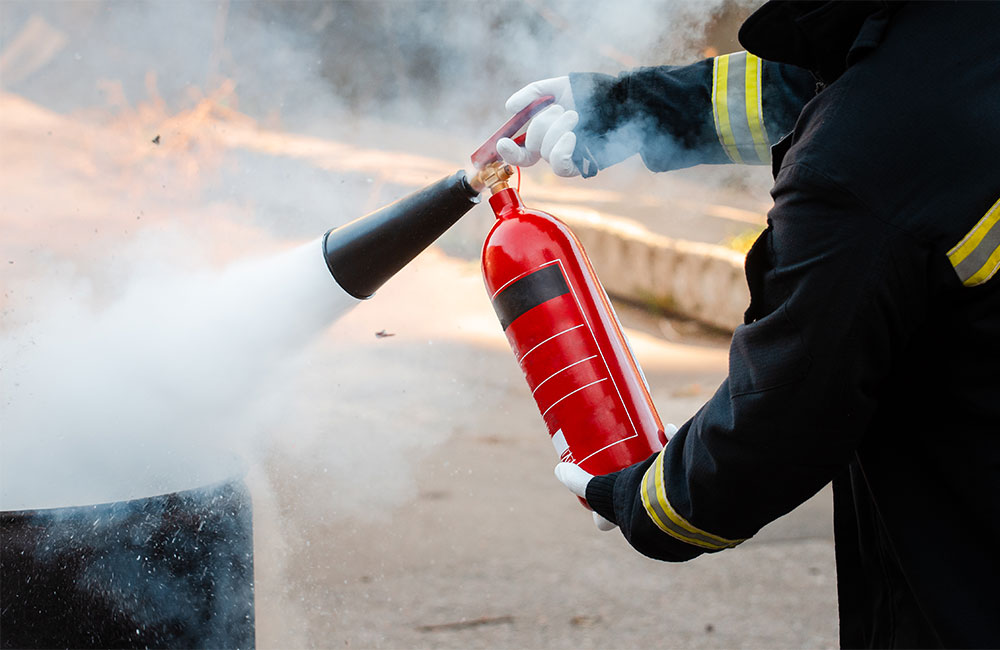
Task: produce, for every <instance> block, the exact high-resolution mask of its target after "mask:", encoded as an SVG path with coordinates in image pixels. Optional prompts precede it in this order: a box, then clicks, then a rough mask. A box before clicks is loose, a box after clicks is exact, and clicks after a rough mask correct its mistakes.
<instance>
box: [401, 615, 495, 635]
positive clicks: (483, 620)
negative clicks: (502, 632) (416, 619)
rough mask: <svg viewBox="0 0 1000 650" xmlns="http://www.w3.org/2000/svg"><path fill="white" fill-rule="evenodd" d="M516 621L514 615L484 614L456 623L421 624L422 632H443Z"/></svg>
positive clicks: (419, 628) (419, 627)
mask: <svg viewBox="0 0 1000 650" xmlns="http://www.w3.org/2000/svg"><path fill="white" fill-rule="evenodd" d="M513 622H514V617H513V616H483V617H480V618H474V619H472V620H464V621H455V622H454V623H437V624H435V625H420V626H418V627H417V629H418V630H420V631H421V632H441V631H443V630H467V629H469V628H474V627H480V626H482V625H503V624H509V623H513Z"/></svg>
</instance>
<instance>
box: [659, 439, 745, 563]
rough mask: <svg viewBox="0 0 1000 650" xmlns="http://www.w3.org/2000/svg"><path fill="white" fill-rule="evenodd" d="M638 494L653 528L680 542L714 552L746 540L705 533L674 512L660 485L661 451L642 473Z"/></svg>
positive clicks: (661, 472) (661, 482) (661, 478)
mask: <svg viewBox="0 0 1000 650" xmlns="http://www.w3.org/2000/svg"><path fill="white" fill-rule="evenodd" d="M640 494H641V495H642V505H643V507H645V509H646V514H647V515H649V518H650V519H652V520H653V523H654V524H656V527H657V528H659V529H660V530H662V531H663V532H665V533H666V534H668V535H670V536H671V537H674V538H676V539H679V540H680V541H682V542H686V543H688V544H692V545H694V546H700V547H701V548H707V549H709V550H712V551H718V550H721V549H724V548H731V547H733V546H736V545H737V544H739V543H741V542H744V541H746V540H743V539H726V538H724V537H719V536H718V535H713V534H711V533H706V532H705V531H703V530H701V529H699V528H696V527H694V526H693V525H691V524H690V523H689V522H688V521H687V520H686V519H684V518H683V517H681V516H680V515H679V514H677V511H676V510H674V508H673V506H671V505H670V501H668V500H667V492H666V490H665V489H664V486H663V452H660V454H659V455H657V457H656V461H655V462H654V463H653V464H652V465H650V466H649V469H647V470H646V474H645V476H643V478H642V487H641V489H640Z"/></svg>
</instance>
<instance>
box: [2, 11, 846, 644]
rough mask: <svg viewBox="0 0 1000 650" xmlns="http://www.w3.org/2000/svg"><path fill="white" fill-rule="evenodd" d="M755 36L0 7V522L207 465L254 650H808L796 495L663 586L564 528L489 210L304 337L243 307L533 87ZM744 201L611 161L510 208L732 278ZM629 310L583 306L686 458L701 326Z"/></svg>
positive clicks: (735, 187)
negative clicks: (219, 473) (627, 351)
mask: <svg viewBox="0 0 1000 650" xmlns="http://www.w3.org/2000/svg"><path fill="white" fill-rule="evenodd" d="M753 8H754V4H753V3H747V2H731V1H723V0H680V1H670V2H668V1H662V2H660V1H655V2H649V1H640V0H627V1H624V2H617V3H579V2H562V1H557V0H520V1H515V0H505V1H502V2H495V3H482V2H471V1H466V0H461V1H460V0H438V1H419V0H410V1H406V0H395V1H378V0H365V1H360V0H359V1H355V2H349V1H344V0H336V1H331V2H319V1H302V2H250V1H245V2H236V1H233V2H229V1H220V2H213V1H208V0H206V1H198V2H188V1H185V0H176V1H170V2H116V1H100V0H93V1H91V0H73V1H67V2H61V1H51V2H44V3H39V2H28V1H24V2H22V1H19V0H3V2H0V268H2V276H0V286H2V290H3V291H2V295H0V335H2V340H0V409H2V410H0V444H2V445H3V446H2V451H0V455H2V456H3V461H2V462H3V465H2V469H3V472H2V474H0V488H2V489H0V493H2V495H3V498H2V500H0V510H7V509H17V508H23V507H42V506H44V507H49V506H53V505H70V503H69V501H72V500H73V499H74V498H78V497H76V496H74V495H75V494H77V495H78V494H79V493H80V492H86V491H87V485H88V484H89V483H91V482H95V481H100V483H101V485H99V486H95V488H94V493H95V494H100V493H101V490H105V489H106V490H110V492H107V493H109V494H117V493H127V494H131V493H132V491H133V488H132V487H131V486H129V485H125V484H124V483H126V482H127V481H130V480H135V476H136V475H138V474H148V473H149V471H150V469H149V468H150V463H153V462H154V461H151V460H150V458H153V457H156V456H166V457H169V458H170V459H171V464H170V467H171V470H170V471H171V472H173V473H174V474H175V475H176V480H177V481H179V483H178V484H179V485H184V484H185V482H187V483H191V482H192V481H196V480H198V479H196V477H199V476H205V475H210V474H211V473H212V472H213V471H215V470H214V469H213V468H215V467H216V466H217V465H218V462H217V458H218V456H217V455H216V454H217V453H219V452H220V450H221V452H224V453H236V454H238V455H239V456H241V457H242V458H243V459H245V461H246V466H247V468H248V469H247V472H248V473H247V481H248V483H249V485H250V487H251V491H252V492H253V499H254V521H255V523H254V535H255V540H254V545H255V570H256V611H257V643H258V645H260V646H261V647H279V648H285V647H383V648H411V647H456V648H472V647H490V648H492V647H511V648H515V647H517V648H521V647H553V648H581V647H638V646H647V645H649V644H653V643H656V644H659V645H666V646H668V647H760V646H769V647H774V646H785V647H790V646H796V647H803V646H809V647H826V646H834V645H836V642H837V641H836V602H835V582H836V581H835V575H834V570H833V546H832V533H831V525H830V505H829V494H827V493H825V492H824V493H821V495H820V496H819V497H817V498H816V499H814V500H813V501H810V502H809V503H807V504H805V505H804V506H803V507H802V508H800V509H799V510H797V511H796V512H795V513H793V514H792V515H790V516H789V517H787V518H785V519H784V520H782V521H779V522H776V523H775V524H773V525H772V526H770V527H768V528H766V529H765V530H764V531H762V532H761V534H760V535H759V536H758V537H757V538H755V539H754V540H753V541H751V542H749V543H747V544H745V545H743V546H741V547H740V548H738V549H736V550H733V551H728V552H726V553H723V554H721V555H718V556H713V557H702V558H699V559H698V560H696V561H694V562H691V563H688V564H685V565H678V566H672V565H671V566H668V565H661V564H657V563H654V562H652V561H651V560H647V559H645V558H642V557H640V556H639V555H637V554H635V553H634V552H633V551H631V549H629V548H628V546H627V544H626V543H625V542H624V541H623V540H622V539H621V537H620V535H618V534H617V533H614V532H613V533H610V534H600V533H598V532H597V531H596V530H594V529H593V526H592V523H591V521H590V518H589V516H588V513H586V512H585V511H583V510H582V509H581V508H579V506H578V505H576V504H575V503H574V501H575V499H574V498H573V497H571V496H570V495H569V494H567V493H566V492H565V490H564V489H563V488H562V486H560V485H559V484H558V483H557V482H556V481H555V479H554V478H553V477H552V474H551V471H552V466H553V465H554V464H555V462H556V460H557V459H556V457H555V455H554V454H552V452H551V448H550V446H549V443H548V442H547V441H546V439H545V428H544V425H543V423H542V422H541V420H540V418H539V417H538V414H537V411H536V410H535V406H534V404H533V402H532V400H531V397H530V391H529V390H528V389H527V386H526V385H525V383H524V380H523V377H522V376H521V375H520V371H519V369H518V367H517V365H516V363H515V361H514V359H513V357H512V355H511V353H510V351H509V349H508V347H507V342H506V340H505V339H504V337H503V333H502V331H501V330H500V328H499V326H498V325H497V323H496V318H495V315H494V314H493V311H492V308H491V307H490V304H489V301H488V300H487V299H486V296H485V292H484V291H483V287H482V280H481V279H480V276H479V269H478V255H479V249H480V247H481V245H482V241H483V238H484V236H485V234H486V233H487V232H488V230H489V228H490V225H491V223H492V219H493V217H492V214H491V212H490V211H489V209H488V207H485V206H479V207H477V208H475V209H474V210H473V211H472V212H471V213H470V214H469V215H467V216H466V217H465V218H464V219H463V220H462V221H461V222H460V223H459V224H457V225H456V226H455V227H454V228H453V229H452V230H451V231H449V233H447V234H446V235H445V237H444V238H443V239H442V240H441V241H440V242H439V245H437V246H435V247H434V248H432V249H430V250H429V251H427V252H426V253H424V254H423V255H422V256H421V257H420V258H418V260H417V261H415V262H414V263H413V264H412V265H411V266H410V267H408V268H407V269H406V270H404V271H403V272H402V273H400V275H398V276H397V277H396V278H394V279H393V280H391V281H390V282H389V283H388V284H387V285H386V286H385V287H384V288H383V289H382V290H381V291H379V293H378V294H377V295H376V296H375V297H374V298H372V299H371V300H369V301H366V302H364V303H363V304H361V305H359V306H358V307H356V308H355V309H353V310H352V311H350V313H346V314H345V315H344V316H343V317H341V318H338V319H336V321H335V322H330V323H325V324H324V325H323V326H322V327H320V328H318V329H317V330H316V331H309V332H307V333H303V332H302V331H300V330H299V329H296V328H295V327H293V326H292V325H294V323H295V322H296V319H297V313H298V312H297V309H296V304H295V303H294V302H292V303H289V305H290V306H288V305H286V307H287V309H283V310H279V311H276V310H274V309H264V308H261V309H259V310H257V311H253V310H252V309H250V308H248V307H247V305H251V306H252V305H253V304H254V303H253V297H254V296H255V295H259V294H263V293H267V292H276V293H277V294H283V293H285V292H284V290H283V289H282V285H281V284H279V283H278V282H277V280H278V279H280V280H281V281H282V282H292V283H295V282H298V281H299V278H296V277H290V278H288V277H281V278H274V277H273V276H268V275H267V274H268V273H269V271H268V269H270V268H271V267H270V266H268V264H269V263H270V262H269V261H271V260H274V259H275V256H280V255H282V254H284V253H285V252H287V251H289V250H292V249H294V247H295V246H297V245H299V244H301V243H303V242H308V241H310V240H313V239H315V238H317V237H319V236H321V235H322V234H323V232H325V231H326V230H327V229H329V228H331V227H334V226H337V225H341V224H343V223H346V222H348V221H351V220H353V219H355V218H357V217H358V216H361V215H363V214H365V213H367V212H369V211H371V210H373V209H376V208H378V207H380V206H382V205H384V204H386V203H388V202H391V201H392V200H395V199H396V198H398V197H400V196H402V195H403V194H406V193H408V192H410V191H412V190H414V189H417V188H420V187H423V186H424V185H426V184H428V183H430V182H433V181H434V180H436V179H438V178H440V177H442V176H444V175H446V174H450V173H452V172H453V171H455V170H457V169H461V168H464V167H465V166H467V162H468V155H469V154H470V153H471V152H472V151H473V150H474V149H475V148H476V147H477V146H478V145H479V144H480V143H481V142H482V141H483V140H484V139H485V138H486V137H487V136H488V135H489V134H491V133H492V132H493V131H494V130H495V129H496V128H497V127H498V126H499V125H500V124H501V123H502V122H503V121H504V120H505V119H506V118H507V115H506V114H505V113H504V110H503V104H504V101H505V100H506V98H507V97H508V96H509V95H510V94H511V93H513V92H514V91H515V90H517V89H519V88H520V87H522V86H523V85H525V84H526V83H529V82H531V81H535V80H537V79H542V78H546V77H551V76H559V75H563V74H567V73H568V72H571V71H598V72H606V73H609V74H617V73H618V72H620V71H622V70H626V69H629V68H632V67H635V66H640V65H660V64H684V63H688V62H692V61H695V60H697V59H700V58H704V57H706V56H712V55H715V54H717V53H722V52H727V51H735V50H738V49H740V48H739V45H738V43H737V41H736V38H735V35H736V31H737V29H738V26H739V24H740V22H741V21H742V19H743V18H744V17H745V16H746V15H748V14H749V12H750V11H752V10H753ZM769 181H770V178H769V170H767V169H765V168H735V167H706V166H702V167H698V168H694V169H690V170H683V171H681V172H675V173H671V174H659V175H654V174H651V173H649V172H647V171H646V170H645V169H644V168H643V167H642V165H641V162H639V161H638V160H635V159H633V160H629V161H626V162H625V163H622V164H621V165H619V166H617V167H615V168H612V169H609V170H606V171H604V172H602V173H601V174H599V175H598V176H597V177H596V178H594V179H589V180H586V181H584V180H582V179H579V178H576V179H560V178H556V177H554V176H552V175H551V174H550V173H549V172H548V171H547V168H545V167H544V165H539V166H536V167H534V168H531V169H527V170H524V179H523V184H522V195H523V196H524V198H525V201H526V202H527V203H528V204H529V205H532V206H535V207H540V208H543V209H545V210H548V211H550V212H552V213H554V214H556V215H557V216H561V217H566V218H567V220H568V221H570V223H571V224H577V223H579V224H580V227H581V228H584V229H586V228H591V229H596V230H595V232H601V233H605V234H606V233H609V232H610V233H619V234H617V235H614V237H619V238H620V237H624V236H625V235H621V234H620V233H626V232H627V233H630V234H628V237H630V239H629V241H630V242H638V244H630V245H640V246H641V245H643V242H654V241H655V242H661V243H662V242H664V241H669V242H681V244H680V245H682V246H687V245H688V244H689V243H690V244H692V245H696V247H697V246H705V247H708V248H704V249H702V248H698V249H697V250H699V251H700V250H708V251H709V253H706V255H709V256H715V258H718V259H725V260H735V261H734V262H732V264H733V265H734V266H733V268H734V269H735V271H734V273H735V275H734V277H735V278H736V280H739V275H740V274H739V259H740V257H741V255H742V254H743V253H744V252H745V250H746V248H747V246H748V245H749V243H750V242H752V240H753V239H754V237H756V234H757V233H759V232H760V230H761V228H762V227H763V223H764V218H765V217H764V215H765V213H766V211H767V209H768V207H769V200H768V195H767V189H768V188H769V185H770V183H769ZM588 224H589V225H588ZM608 224H611V225H608ZM574 228H576V225H574ZM602 236H603V235H602ZM609 236H610V235H609ZM581 237H583V235H581ZM589 241H591V240H588V239H586V238H584V242H585V244H587V245H588V248H591V245H590V243H588V242H589ZM593 241H595V242H596V241H598V240H597V239H594V240H593ZM616 241H617V240H616ZM649 245H650V246H653V244H652V243H650V244H649ZM670 245H674V244H673V243H671V244H670ZM612 248H613V247H612ZM612 248H608V250H609V251H610V250H612ZM590 252H591V255H592V257H593V261H594V264H595V268H596V269H597V271H598V273H599V274H600V275H601V276H602V278H603V277H607V278H609V279H610V278H618V277H621V276H622V275H623V274H625V275H626V276H627V275H628V274H632V273H634V272H635V269H634V267H631V266H627V265H628V264H634V263H636V262H635V261H634V260H632V261H629V260H627V259H623V256H622V255H620V254H614V253H609V252H605V250H604V245H603V244H595V246H594V247H592V248H591V250H590ZM650 259H652V258H650ZM258 262H259V264H258ZM317 263H318V264H321V263H322V262H321V260H320V259H319V256H318V255H317ZM639 263H641V262H639ZM727 263H728V262H727ZM234 264H235V265H237V266H236V267H235V268H237V269H244V270H246V269H250V271H248V272H246V273H244V272H243V271H233V268H234V266H233V265H234ZM251 271H252V272H251ZM650 272H651V273H652V272H653V271H650ZM234 278H235V279H234ZM269 278H270V279H269ZM301 281H302V282H306V281H307V279H305V278H302V279H301ZM310 281H311V280H310ZM737 284H740V283H738V282H735V281H734V287H733V288H732V289H730V288H729V287H725V288H723V289H719V291H730V290H732V291H737V292H739V291H745V288H743V287H742V285H741V284H740V286H736V285H737ZM612 285H614V288H613V287H612ZM629 287H630V285H629V283H628V282H627V281H618V280H614V281H609V291H612V293H615V294H617V297H618V298H621V299H622V301H621V302H620V303H618V308H619V314H620V316H621V317H622V320H623V322H624V323H625V325H626V327H627V328H628V333H629V337H630V340H631V343H632V345H633V347H634V348H635V352H636V354H637V356H638V357H639V361H640V363H641V364H642V365H643V367H644V369H645V371H646V375H647V377H648V379H649V382H650V384H651V386H652V392H653V397H654V400H655V401H656V403H657V406H658V408H659V410H660V414H661V416H662V418H663V419H664V421H672V422H676V423H678V424H680V423H682V422H683V421H685V420H686V419H687V418H688V417H690V416H691V415H692V414H693V413H694V412H695V411H696V410H697V409H698V408H699V407H700V406H701V404H703V403H704V401H705V400H707V399H708V397H710V396H711V394H712V393H713V392H714V390H715V387H716V386H717V385H718V383H719V382H720V381H721V380H722V379H723V378H724V377H725V374H726V369H727V364H726V350H727V344H728V335H729V333H728V332H727V325H726V323H727V322H729V321H726V320H724V319H723V320H722V321H720V320H718V319H715V320H713V319H712V318H711V317H708V318H706V317H704V316H705V313H706V309H705V308H700V309H694V310H693V311H692V310H685V309H683V308H679V305H678V304H677V303H676V301H673V300H670V299H667V298H669V296H668V297H666V298H665V297H664V296H655V295H650V294H649V292H648V291H645V290H643V289H636V290H630V289H629ZM692 290H693V291H700V289H692ZM268 295H270V294H268ZM740 296H742V294H737V297H736V298H735V300H736V301H737V302H738V301H739V300H740V299H741V298H740ZM316 299H317V300H321V299H322V296H317V297H316ZM680 307H683V306H682V305H681V306H680ZM303 309H305V306H303ZM709 311H710V310H709ZM234 313H239V314H240V315H241V319H240V320H239V321H238V324H237V325H234V324H233V321H232V320H231V319H230V317H229V316H230V315H231V314H234ZM243 316H246V317H245V318H243ZM258 329H266V330H267V332H268V333H269V334H268V337H263V336H256V335H255V332H256V331H257V330H258ZM206 443H210V444H209V445H208V446H206ZM208 447H211V450H212V451H211V452H209V451H206V449H207V448H208ZM58 449H63V450H65V449H72V450H73V453H59V452H57V451H56V450H58ZM178 468H182V469H178ZM186 472H190V475H187V474H186ZM98 475H99V478H98ZM42 493H44V494H45V495H46V496H45V499H42V500H41V501H40V500H39V499H41V497H40V495H41V494H42ZM74 505H75V503H74ZM8 588H9V587H6V586H5V587H4V589H5V590H6V589H8Z"/></svg>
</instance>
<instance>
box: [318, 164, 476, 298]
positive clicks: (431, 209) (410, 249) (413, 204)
mask: <svg viewBox="0 0 1000 650" xmlns="http://www.w3.org/2000/svg"><path fill="white" fill-rule="evenodd" d="M477 203H479V193H478V192H476V191H475V190H474V189H472V186H470V185H469V181H468V179H467V178H466V175H465V172H464V171H459V172H456V173H454V174H452V175H451V176H447V177H445V178H442V179H441V180H439V181H438V182H436V183H434V184H432V185H428V186H427V187H425V188H423V189H421V190H417V191H416V192H414V193H413V194H410V195H409V196H404V197H403V198H401V199H399V200H398V201H396V202H395V203H393V204H391V205H387V206H385V207H384V208H381V209H379V210H376V211H375V212H372V213H371V214H367V215H365V216H363V217H361V218H360V219H355V220H354V221H352V222H350V223H348V224H346V225H343V226H340V227H339V228H334V229H332V230H330V231H329V232H327V233H326V236H325V237H324V238H323V254H324V256H325V257H326V265H327V267H329V269H330V273H332V274H333V277H334V278H335V279H336V280H337V283H338V284H339V285H340V286H341V287H342V288H343V289H344V291H346V292H347V293H349V294H351V295H352V296H354V297H355V298H361V299H364V298H368V297H370V296H371V295H372V294H373V293H375V290H376V289H378V288H379V287H381V286H382V285H383V284H384V283H385V281H386V280H388V279H389V278H391V277H392V276H393V275H395V274H396V273H397V272H398V271H399V270H400V269H402V268H403V267H404V266H406V265H407V264H408V263H409V262H410V260H412V259H413V258H414V257H416V256H417V254H419V253H420V251H422V250H424V249H425V248H427V247H428V246H430V245H431V244H432V243H433V242H434V240H436V239H437V238H438V237H440V236H441V235H442V234H443V233H444V231H446V230H448V228H450V227H451V226H452V224H454V223H455V222H456V221H458V220H459V219H460V218H461V217H462V215H464V214H465V213H466V212H468V211H469V210H471V209H472V207H473V206H475V205H476V204H477Z"/></svg>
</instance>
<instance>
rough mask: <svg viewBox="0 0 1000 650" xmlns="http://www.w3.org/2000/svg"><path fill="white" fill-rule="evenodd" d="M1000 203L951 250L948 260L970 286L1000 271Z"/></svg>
mask: <svg viewBox="0 0 1000 650" xmlns="http://www.w3.org/2000/svg"><path fill="white" fill-rule="evenodd" d="M998 221H1000V200H997V202H996V203H994V204H993V207H991V208H990V209H989V211H988V212H987V213H986V214H985V215H984V216H983V218H982V219H980V220H979V222H978V223H976V225H975V226H973V227H972V230H970V231H969V232H968V234H966V235H965V237H963V238H962V240H961V241H960V242H958V243H957V244H955V247H954V248H952V249H951V250H950V251H948V261H949V262H951V265H952V266H953V267H955V273H957V274H958V278H959V279H960V280H961V281H962V284H964V285H965V286H967V287H974V286H977V285H980V284H982V283H984V282H986V281H987V280H989V279H990V278H992V277H993V276H994V275H995V274H996V272H997V269H998V268H1000V225H997V222H998Z"/></svg>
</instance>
